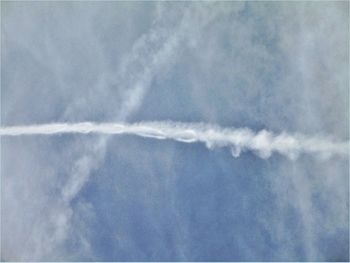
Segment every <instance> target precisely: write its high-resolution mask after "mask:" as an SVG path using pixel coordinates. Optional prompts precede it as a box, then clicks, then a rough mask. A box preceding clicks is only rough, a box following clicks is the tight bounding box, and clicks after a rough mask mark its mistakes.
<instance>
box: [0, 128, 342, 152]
mask: <svg viewBox="0 0 350 263" xmlns="http://www.w3.org/2000/svg"><path fill="white" fill-rule="evenodd" d="M64 133H80V134H88V133H93V134H130V135H137V136H140V137H148V138H154V139H158V140H160V139H172V140H175V141H179V142H185V143H194V142H201V143H204V144H205V145H206V146H207V147H208V148H209V149H212V148H215V147H228V148H230V149H231V153H232V155H233V156H234V157H238V156H239V155H240V153H241V152H242V151H253V152H255V153H257V154H258V155H259V156H260V157H262V158H268V157H270V155H271V154H272V153H273V152H277V153H280V154H283V155H286V156H288V157H290V158H296V157H297V156H298V155H299V154H300V153H309V154H316V155H320V156H322V157H330V156H333V155H339V156H346V155H348V149H349V148H348V147H349V142H335V141H333V140H330V139H326V138H321V137H308V136H304V135H300V134H296V135H289V134H286V133H281V134H279V135H276V134H274V133H271V132H268V131H266V130H261V131H260V132H257V133H255V132H253V131H252V130H250V129H248V128H242V129H234V128H222V127H219V126H215V125H209V124H203V123H180V122H140V123H133V124H130V123H91V122H81V123H52V124H41V125H30V126H9V127H2V128H0V136H20V135H53V134H64Z"/></svg>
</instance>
